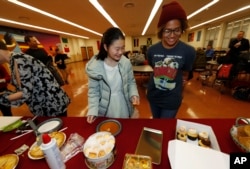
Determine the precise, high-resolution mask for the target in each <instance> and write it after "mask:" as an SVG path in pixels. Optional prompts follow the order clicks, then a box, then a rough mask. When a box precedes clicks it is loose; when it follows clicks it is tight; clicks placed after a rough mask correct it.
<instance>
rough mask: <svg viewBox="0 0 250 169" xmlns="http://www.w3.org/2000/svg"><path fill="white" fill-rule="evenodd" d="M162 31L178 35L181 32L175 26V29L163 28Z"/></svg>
mask: <svg viewBox="0 0 250 169" xmlns="http://www.w3.org/2000/svg"><path fill="white" fill-rule="evenodd" d="M163 33H164V34H165V35H167V36H169V35H171V34H172V33H173V34H175V35H180V34H181V28H176V29H164V30H163Z"/></svg>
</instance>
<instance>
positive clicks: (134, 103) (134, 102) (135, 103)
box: [131, 96, 140, 105]
mask: <svg viewBox="0 0 250 169" xmlns="http://www.w3.org/2000/svg"><path fill="white" fill-rule="evenodd" d="M131 102H132V104H133V105H139V104H140V99H139V97H138V96H132V97H131Z"/></svg>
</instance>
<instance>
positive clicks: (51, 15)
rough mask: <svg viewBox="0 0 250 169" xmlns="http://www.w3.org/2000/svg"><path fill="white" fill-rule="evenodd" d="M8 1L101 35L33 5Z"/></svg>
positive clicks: (15, 0) (13, 0)
mask: <svg viewBox="0 0 250 169" xmlns="http://www.w3.org/2000/svg"><path fill="white" fill-rule="evenodd" d="M8 1H9V2H11V3H14V4H16V5H19V6H22V7H24V8H26V9H29V10H32V11H35V12H37V13H40V14H42V15H45V16H48V17H50V18H53V19H56V20H58V21H61V22H64V23H67V24H69V25H72V26H74V27H77V28H80V29H83V30H85V31H88V32H91V33H93V34H96V35H99V36H102V34H100V33H98V32H95V31H93V30H91V29H88V28H85V27H83V26H81V25H78V24H76V23H73V22H70V21H68V20H66V19H63V18H60V17H58V16H55V15H53V14H50V13H48V12H46V11H43V10H40V9H38V8H35V7H33V6H30V5H28V4H25V3H22V2H19V1H17V0H8Z"/></svg>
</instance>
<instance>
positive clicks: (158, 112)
mask: <svg viewBox="0 0 250 169" xmlns="http://www.w3.org/2000/svg"><path fill="white" fill-rule="evenodd" d="M149 104H150V108H151V112H152V115H153V118H154V119H156V118H175V116H176V114H177V112H178V109H177V110H169V109H163V108H161V107H159V106H156V105H154V104H153V103H149Z"/></svg>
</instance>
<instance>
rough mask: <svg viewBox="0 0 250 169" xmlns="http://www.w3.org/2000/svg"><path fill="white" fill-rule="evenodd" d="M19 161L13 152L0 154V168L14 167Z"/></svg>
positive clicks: (10, 168)
mask: <svg viewBox="0 0 250 169" xmlns="http://www.w3.org/2000/svg"><path fill="white" fill-rule="evenodd" d="M18 161H19V158H18V156H17V155H15V154H6V155H3V156H0V169H14V168H15V167H16V165H17V163H18Z"/></svg>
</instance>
